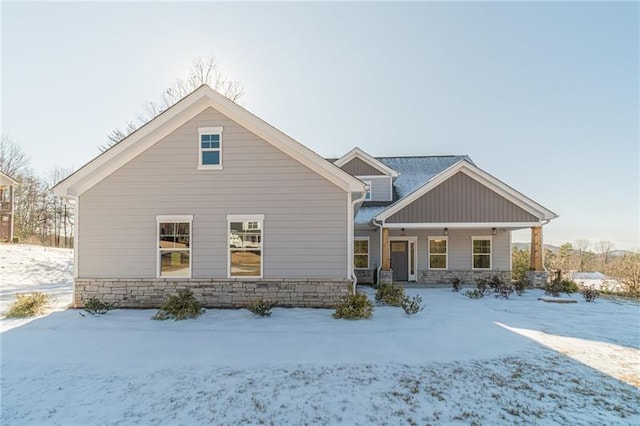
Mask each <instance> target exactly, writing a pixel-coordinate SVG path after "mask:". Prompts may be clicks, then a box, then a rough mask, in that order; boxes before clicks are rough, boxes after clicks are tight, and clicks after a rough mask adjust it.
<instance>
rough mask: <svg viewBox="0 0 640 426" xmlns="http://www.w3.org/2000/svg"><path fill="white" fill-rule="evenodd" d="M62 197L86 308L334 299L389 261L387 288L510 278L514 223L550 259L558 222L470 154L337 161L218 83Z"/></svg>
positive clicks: (91, 166)
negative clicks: (101, 303)
mask: <svg viewBox="0 0 640 426" xmlns="http://www.w3.org/2000/svg"><path fill="white" fill-rule="evenodd" d="M54 192H55V193H56V194H57V195H59V196H62V197H67V198H73V199H74V200H75V203H74V204H75V208H76V236H75V244H76V245H75V247H76V249H75V285H74V301H75V305H76V306H82V304H83V301H84V300H86V298H88V297H91V296H97V297H99V298H101V299H103V300H107V301H117V302H118V303H119V304H120V306H121V307H156V306H158V305H159V304H161V303H162V301H163V300H164V297H165V295H166V294H168V293H174V292H175V291H176V288H190V289H192V290H193V291H194V293H195V295H196V297H198V298H199V299H200V300H202V301H203V303H204V304H205V305H206V306H219V307H237V306H241V305H245V304H247V303H249V302H251V301H255V300H258V299H261V298H264V299H265V300H273V301H276V302H277V303H278V304H279V305H282V306H318V307H321V306H332V305H334V304H335V303H336V302H337V301H338V300H339V299H340V298H341V297H342V296H344V295H346V294H349V293H350V292H352V291H353V285H354V283H355V281H356V280H355V278H356V274H357V275H358V276H360V282H372V281H373V278H374V276H375V274H376V272H377V269H381V271H380V277H381V281H385V280H386V281H389V280H391V279H395V280H396V281H417V282H443V280H446V279H448V277H450V276H451V275H453V274H461V275H462V277H463V278H465V279H471V278H474V277H476V276H479V275H487V274H489V273H493V272H499V273H501V274H504V275H505V276H510V270H511V267H510V259H511V256H510V231H511V230H513V229H521V228H525V227H531V228H532V240H533V241H534V247H538V242H539V244H540V249H539V250H538V251H537V252H539V253H541V231H540V228H541V226H542V225H543V224H545V223H546V222H548V221H549V220H550V219H553V218H554V217H556V215H555V214H554V213H552V212H550V211H549V210H547V209H545V208H544V207H542V206H540V205H538V204H537V203H535V202H533V201H532V200H530V199H528V198H527V197H525V196H523V195H522V194H520V193H518V192H517V191H515V190H513V189H512V188H510V187H508V186H507V185H505V184H503V183H502V182H500V181H498V180H497V179H495V178H493V177H492V176H490V175H488V174H487V173H485V172H483V171H482V170H480V169H479V168H477V167H476V166H475V165H474V164H473V163H472V162H471V160H469V159H468V158H467V157H411V158H401V157H389V158H380V159H374V158H372V157H371V156H369V155H368V154H366V153H364V152H363V151H361V150H359V149H357V148H356V149H354V150H352V151H351V152H349V153H348V154H347V155H345V156H344V157H342V158H340V159H338V160H335V162H333V164H332V162H331V161H327V160H326V159H324V158H322V157H320V156H319V155H317V154H316V153H314V152H313V151H311V150H309V149H308V148H306V147H304V146H303V145H301V144H300V143H298V142H296V141H295V140H293V139H291V138H290V137H288V136H287V135H285V134H284V133H282V132H280V131H279V130H277V129H275V128H273V127H272V126H270V125H269V124H267V123H265V122H264V121H262V120H260V119H259V118H257V117H256V116H254V115H252V114H251V113H249V112H248V111H246V110H245V109H244V108H242V107H240V106H238V105H237V104H235V103H234V102H232V101H230V100H228V99H226V98H225V97H223V96H221V95H220V94H218V93H217V92H215V91H214V90H213V89H211V88H210V87H208V86H201V87H200V88H198V89H197V90H195V91H194V92H193V93H191V94H189V95H188V96H186V97H185V98H184V99H182V100H181V101H179V102H178V103H177V104H175V105H174V106H172V107H171V108H169V109H168V110H167V111H165V112H164V113H162V114H161V115H159V116H158V117H156V118H155V119H153V120H152V121H150V122H149V123H147V124H146V125H145V126H143V127H142V128H140V129H138V130H137V131H136V132H134V133H133V134H131V135H130V136H128V137H127V138H125V139H124V140H123V141H122V142H120V143H119V144H117V145H115V146H113V147H112V148H111V149H109V150H108V151H106V152H104V153H103V154H101V155H99V156H98V157H96V158H95V159H93V160H92V161H91V162H89V163H88V164H87V165H85V166H84V167H82V168H81V169H79V170H78V171H76V172H75V173H74V174H73V175H71V176H69V177H68V178H67V179H65V180H64V181H62V182H61V183H59V184H58V185H56V187H55V188H54ZM365 200H366V201H365ZM363 203H364V204H363ZM533 251H534V253H535V252H536V250H533ZM538 261H539V270H541V268H542V259H541V256H540V258H539V259H538V258H535V259H534V258H532V265H538ZM354 263H355V264H354ZM392 266H393V269H392ZM536 268H537V266H536Z"/></svg>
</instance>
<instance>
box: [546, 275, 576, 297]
mask: <svg viewBox="0 0 640 426" xmlns="http://www.w3.org/2000/svg"><path fill="white" fill-rule="evenodd" d="M561 277H562V274H561V272H560V271H558V272H557V273H556V277H555V278H554V279H553V280H551V281H550V282H548V283H547V285H545V286H544V292H545V293H546V294H548V295H550V296H553V297H558V296H560V293H566V294H567V295H570V294H571V293H577V292H578V291H580V288H579V287H578V284H576V282H575V281H573V280H567V279H562V278H561Z"/></svg>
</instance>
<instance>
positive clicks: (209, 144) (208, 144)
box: [200, 142, 211, 149]
mask: <svg viewBox="0 0 640 426" xmlns="http://www.w3.org/2000/svg"><path fill="white" fill-rule="evenodd" d="M200 148H204V149H208V148H211V143H209V142H200Z"/></svg>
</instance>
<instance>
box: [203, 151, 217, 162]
mask: <svg viewBox="0 0 640 426" xmlns="http://www.w3.org/2000/svg"><path fill="white" fill-rule="evenodd" d="M202 164H208V165H219V164H220V151H203V152H202Z"/></svg>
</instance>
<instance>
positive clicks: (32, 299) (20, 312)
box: [6, 291, 49, 318]
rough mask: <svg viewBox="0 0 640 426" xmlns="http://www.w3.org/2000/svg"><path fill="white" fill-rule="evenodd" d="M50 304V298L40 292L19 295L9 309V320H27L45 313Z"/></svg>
mask: <svg viewBox="0 0 640 426" xmlns="http://www.w3.org/2000/svg"><path fill="white" fill-rule="evenodd" d="M48 304H49V296H47V295H46V294H44V293H40V292H38V291H34V292H32V293H29V294H26V293H24V294H18V295H17V299H16V301H15V302H13V304H12V305H11V306H10V307H9V310H8V311H7V313H6V316H7V318H26V317H33V316H36V315H42V314H44V313H45V311H46V308H47V305H48Z"/></svg>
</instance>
